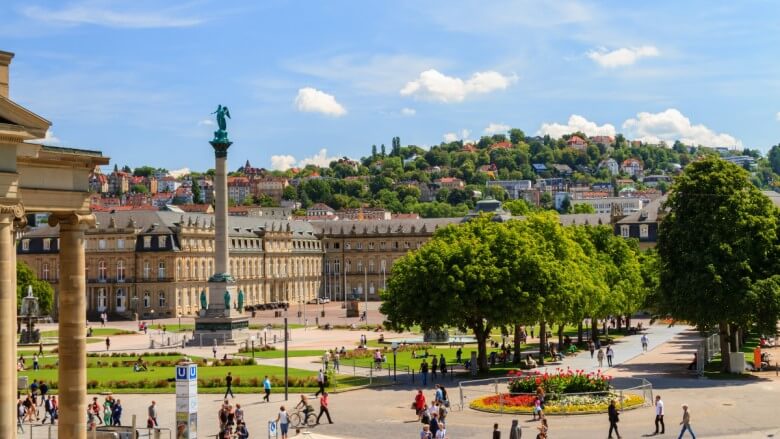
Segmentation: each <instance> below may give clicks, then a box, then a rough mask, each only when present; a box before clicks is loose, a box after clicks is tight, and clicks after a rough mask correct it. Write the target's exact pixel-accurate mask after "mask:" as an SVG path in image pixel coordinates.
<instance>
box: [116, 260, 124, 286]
mask: <svg viewBox="0 0 780 439" xmlns="http://www.w3.org/2000/svg"><path fill="white" fill-rule="evenodd" d="M116 280H117V282H124V280H125V261H123V260H121V259H120V260H118V261H116Z"/></svg>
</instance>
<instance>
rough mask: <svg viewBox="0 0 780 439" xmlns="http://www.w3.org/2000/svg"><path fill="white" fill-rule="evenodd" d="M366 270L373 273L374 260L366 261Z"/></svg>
mask: <svg viewBox="0 0 780 439" xmlns="http://www.w3.org/2000/svg"><path fill="white" fill-rule="evenodd" d="M368 272H369V273H373V272H374V260H373V259H372V260H370V261H368Z"/></svg>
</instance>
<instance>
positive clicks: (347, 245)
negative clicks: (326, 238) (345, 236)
mask: <svg viewBox="0 0 780 439" xmlns="http://www.w3.org/2000/svg"><path fill="white" fill-rule="evenodd" d="M350 249H352V244H351V243H349V242H345V243H344V250H350Z"/></svg>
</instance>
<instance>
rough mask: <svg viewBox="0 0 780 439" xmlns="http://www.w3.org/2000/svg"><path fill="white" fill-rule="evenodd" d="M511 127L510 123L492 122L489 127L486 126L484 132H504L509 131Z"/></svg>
mask: <svg viewBox="0 0 780 439" xmlns="http://www.w3.org/2000/svg"><path fill="white" fill-rule="evenodd" d="M510 128H511V127H510V126H509V125H504V124H503V123H495V122H491V123H490V124H489V125H488V126H487V127H485V130H484V133H485V134H488V135H490V134H504V133H506V132H507V131H509V129H510Z"/></svg>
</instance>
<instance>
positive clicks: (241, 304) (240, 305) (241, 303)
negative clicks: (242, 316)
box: [238, 290, 244, 312]
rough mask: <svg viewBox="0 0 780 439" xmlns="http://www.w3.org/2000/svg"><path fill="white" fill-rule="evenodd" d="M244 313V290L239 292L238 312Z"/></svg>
mask: <svg viewBox="0 0 780 439" xmlns="http://www.w3.org/2000/svg"><path fill="white" fill-rule="evenodd" d="M243 311H244V290H238V312H243Z"/></svg>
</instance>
